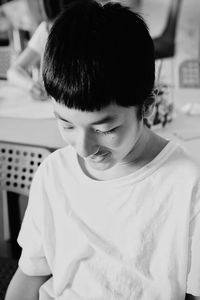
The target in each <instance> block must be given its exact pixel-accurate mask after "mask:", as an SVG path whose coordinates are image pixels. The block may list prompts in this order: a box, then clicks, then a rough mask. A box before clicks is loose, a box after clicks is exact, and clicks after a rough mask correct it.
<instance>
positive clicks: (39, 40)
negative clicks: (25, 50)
mask: <svg viewBox="0 0 200 300" xmlns="http://www.w3.org/2000/svg"><path fill="white" fill-rule="evenodd" d="M47 38H48V31H47V23H46V22H42V23H40V25H39V26H38V27H37V29H36V30H35V32H34V34H33V36H32V37H31V39H30V41H29V42H28V47H29V48H31V49H32V50H34V51H36V52H37V53H38V54H39V55H41V56H42V54H43V53H44V49H45V45H46V42H47Z"/></svg>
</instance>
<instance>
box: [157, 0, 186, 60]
mask: <svg viewBox="0 0 200 300" xmlns="http://www.w3.org/2000/svg"><path fill="white" fill-rule="evenodd" d="M181 3H182V0H171V3H170V8H169V12H168V17H167V22H166V25H165V28H164V30H163V32H162V34H161V35H160V36H158V37H156V38H154V40H153V41H154V47H155V59H162V58H169V57H173V56H174V54H175V48H176V47H175V38H176V30H177V23H178V17H179V14H180V8H181Z"/></svg>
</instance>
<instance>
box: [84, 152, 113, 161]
mask: <svg viewBox="0 0 200 300" xmlns="http://www.w3.org/2000/svg"><path fill="white" fill-rule="evenodd" d="M108 155H110V153H109V152H108V151H106V152H105V151H104V152H98V153H96V154H94V155H92V156H90V158H89V160H91V161H94V162H96V163H99V162H103V161H104V160H105V159H106V158H107V157H108Z"/></svg>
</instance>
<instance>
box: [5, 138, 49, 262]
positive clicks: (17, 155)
mask: <svg viewBox="0 0 200 300" xmlns="http://www.w3.org/2000/svg"><path fill="white" fill-rule="evenodd" d="M51 151H52V150H50V149H46V148H43V147H36V146H28V145H22V144H14V143H7V142H0V190H1V191H6V193H7V204H8V221H9V227H10V240H11V251H12V256H13V258H16V259H17V258H19V256H20V251H21V250H20V247H19V246H18V244H17V242H16V239H17V236H18V233H19V229H20V226H21V217H20V207H19V195H24V196H28V194H29V189H30V185H31V181H32V179H33V176H34V174H35V171H36V170H37V168H38V166H39V165H40V164H41V162H42V161H43V160H44V158H45V157H47V156H48V155H49V154H50V153H51Z"/></svg>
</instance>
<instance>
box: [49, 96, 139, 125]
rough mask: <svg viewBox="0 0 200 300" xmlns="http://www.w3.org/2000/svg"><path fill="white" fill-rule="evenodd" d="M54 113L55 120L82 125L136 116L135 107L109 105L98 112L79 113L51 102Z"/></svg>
mask: <svg viewBox="0 0 200 300" xmlns="http://www.w3.org/2000/svg"><path fill="white" fill-rule="evenodd" d="M53 107H54V113H55V115H56V117H57V118H59V119H62V120H63V121H67V122H70V123H72V124H78V123H83V124H84V125H95V124H106V123H114V122H117V121H123V120H125V119H126V118H127V117H128V116H129V115H132V116H133V115H136V108H135V107H129V108H127V107H122V106H119V105H117V104H111V105H109V106H107V107H105V108H103V109H101V110H100V111H93V112H88V111H81V110H77V109H72V108H68V107H66V106H64V105H63V104H60V103H57V102H56V101H55V100H53Z"/></svg>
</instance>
